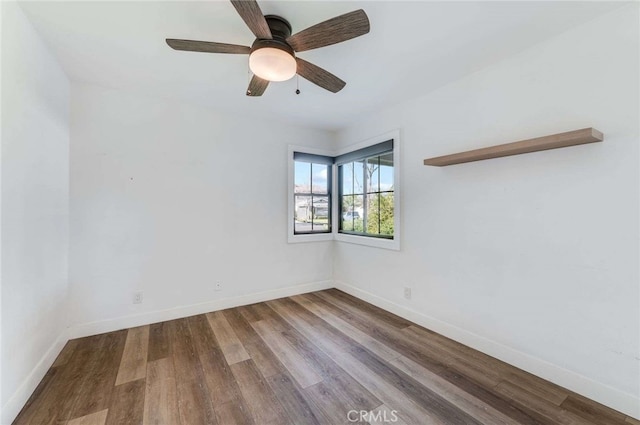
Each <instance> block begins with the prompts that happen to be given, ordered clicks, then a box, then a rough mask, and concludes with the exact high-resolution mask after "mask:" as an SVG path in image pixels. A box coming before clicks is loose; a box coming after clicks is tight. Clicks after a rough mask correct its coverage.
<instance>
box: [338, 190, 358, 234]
mask: <svg viewBox="0 0 640 425" xmlns="http://www.w3.org/2000/svg"><path fill="white" fill-rule="evenodd" d="M362 214H363V209H362V195H348V196H343V197H342V230H345V231H347V232H362V230H363V226H362V218H363V217H362Z"/></svg>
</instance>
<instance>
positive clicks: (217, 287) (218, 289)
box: [213, 282, 222, 292]
mask: <svg viewBox="0 0 640 425" xmlns="http://www.w3.org/2000/svg"><path fill="white" fill-rule="evenodd" d="M213 290H214V291H216V292H218V291H222V282H216V286H214V287H213Z"/></svg>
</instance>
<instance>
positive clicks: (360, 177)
mask: <svg viewBox="0 0 640 425" xmlns="http://www.w3.org/2000/svg"><path fill="white" fill-rule="evenodd" d="M353 193H364V159H363V160H361V161H356V162H354V163H353Z"/></svg>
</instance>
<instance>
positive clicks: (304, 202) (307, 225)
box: [293, 196, 312, 232]
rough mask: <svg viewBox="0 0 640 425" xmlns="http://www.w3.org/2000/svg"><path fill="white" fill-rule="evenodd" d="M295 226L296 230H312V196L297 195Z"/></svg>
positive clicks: (294, 214)
mask: <svg viewBox="0 0 640 425" xmlns="http://www.w3.org/2000/svg"><path fill="white" fill-rule="evenodd" d="M294 204H295V206H294V208H295V211H294V213H293V216H294V227H295V229H294V230H295V231H296V232H310V231H311V221H312V220H311V208H310V206H311V197H310V196H296V197H295V203H294Z"/></svg>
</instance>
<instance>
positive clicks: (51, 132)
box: [0, 2, 69, 423]
mask: <svg viewBox="0 0 640 425" xmlns="http://www.w3.org/2000/svg"><path fill="white" fill-rule="evenodd" d="M1 8H2V162H1V174H2V196H1V199H2V227H1V229H2V237H1V243H2V272H1V279H2V407H3V412H2V418H1V419H0V422H2V423H8V422H10V421H11V419H12V418H13V416H14V415H15V414H16V413H17V412H18V410H19V409H20V408H21V407H22V405H23V404H24V402H25V401H26V400H27V397H28V396H29V395H30V394H31V392H32V391H33V390H34V389H35V386H36V385H37V383H38V382H39V381H40V379H41V378H42V376H43V375H44V373H45V372H46V370H47V369H48V367H49V366H50V365H51V362H52V361H53V358H54V356H55V355H57V353H58V350H59V349H60V348H61V343H62V342H63V341H62V340H61V339H60V338H61V337H63V335H62V334H63V331H64V329H65V328H66V325H67V318H66V296H67V289H68V274H67V255H68V219H69V215H68V214H69V210H68V204H69V191H68V187H69V179H68V177H69V82H68V80H67V77H66V76H65V74H64V72H63V71H62V69H61V67H60V66H59V64H58V62H57V61H56V60H55V58H54V57H53V56H52V55H51V54H50V53H49V51H48V50H47V48H46V47H45V46H44V44H43V42H42V40H41V39H40V38H39V36H38V35H37V33H36V32H35V30H34V28H33V27H32V26H31V23H29V22H28V21H27V19H26V18H25V16H24V15H23V13H22V11H21V10H20V8H19V7H18V6H17V4H16V3H14V2H2V4H1Z"/></svg>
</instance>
